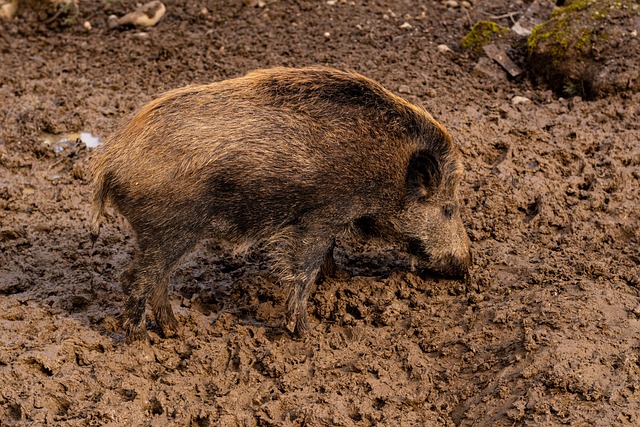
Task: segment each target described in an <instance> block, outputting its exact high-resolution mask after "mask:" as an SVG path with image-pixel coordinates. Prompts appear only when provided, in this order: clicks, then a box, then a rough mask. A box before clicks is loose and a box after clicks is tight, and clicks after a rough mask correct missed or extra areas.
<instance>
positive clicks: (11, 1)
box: [0, 0, 18, 19]
mask: <svg viewBox="0 0 640 427" xmlns="http://www.w3.org/2000/svg"><path fill="white" fill-rule="evenodd" d="M17 12H18V0H0V19H11V18H13V17H14V16H16V13H17Z"/></svg>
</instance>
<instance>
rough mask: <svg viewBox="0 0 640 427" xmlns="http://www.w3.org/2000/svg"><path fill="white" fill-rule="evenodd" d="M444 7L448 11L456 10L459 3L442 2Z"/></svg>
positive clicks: (450, 0)
mask: <svg viewBox="0 0 640 427" xmlns="http://www.w3.org/2000/svg"><path fill="white" fill-rule="evenodd" d="M444 5H445V6H447V7H448V8H449V9H457V8H459V7H460V3H458V2H457V1H456V0H447V1H445V2H444Z"/></svg>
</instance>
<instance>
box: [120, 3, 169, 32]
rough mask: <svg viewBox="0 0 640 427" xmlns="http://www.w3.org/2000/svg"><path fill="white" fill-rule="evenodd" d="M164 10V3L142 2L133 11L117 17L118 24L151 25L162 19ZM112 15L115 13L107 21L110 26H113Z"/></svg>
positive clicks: (146, 26)
mask: <svg viewBox="0 0 640 427" xmlns="http://www.w3.org/2000/svg"><path fill="white" fill-rule="evenodd" d="M166 11H167V8H166V7H165V5H164V3H162V2H160V1H157V0H155V1H152V2H149V3H145V4H143V5H142V6H140V7H139V8H138V9H136V10H135V11H133V12H131V13H127V14H126V15H124V16H123V17H122V18H120V19H118V25H134V26H136V27H141V28H148V27H153V26H154V25H156V24H157V23H158V21H160V19H162V17H163V16H164V14H165V12H166ZM112 16H115V15H111V16H110V17H109V21H108V23H109V27H110V28H115V27H114V26H112V25H114V24H115V21H113V19H112Z"/></svg>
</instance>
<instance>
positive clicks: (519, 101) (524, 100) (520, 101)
mask: <svg viewBox="0 0 640 427" xmlns="http://www.w3.org/2000/svg"><path fill="white" fill-rule="evenodd" d="M528 102H531V100H530V99H529V98H527V97H524V96H518V95H516V96H514V97H513V98H511V103H512V104H513V105H518V104H526V103H528Z"/></svg>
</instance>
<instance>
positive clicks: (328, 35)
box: [324, 31, 331, 39]
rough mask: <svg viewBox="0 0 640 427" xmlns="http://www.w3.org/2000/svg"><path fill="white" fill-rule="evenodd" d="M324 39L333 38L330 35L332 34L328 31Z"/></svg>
mask: <svg viewBox="0 0 640 427" xmlns="http://www.w3.org/2000/svg"><path fill="white" fill-rule="evenodd" d="M324 38H325V39H329V38H331V33H330V32H328V31H327V32H326V33H324Z"/></svg>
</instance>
